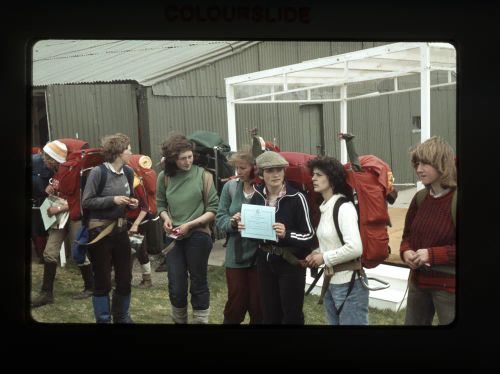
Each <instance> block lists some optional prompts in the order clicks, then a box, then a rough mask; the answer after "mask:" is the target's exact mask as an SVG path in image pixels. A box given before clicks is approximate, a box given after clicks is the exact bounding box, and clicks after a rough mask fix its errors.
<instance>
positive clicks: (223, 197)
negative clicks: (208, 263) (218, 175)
mask: <svg viewBox="0 0 500 374" xmlns="http://www.w3.org/2000/svg"><path fill="white" fill-rule="evenodd" d="M232 183H235V184H236V188H234V197H233V198H231V195H230V193H229V190H230V188H231V187H230V185H231V184H232ZM243 203H245V197H244V195H243V182H241V181H239V180H235V179H233V180H231V181H229V182H227V183H226V184H225V185H224V188H223V189H222V192H221V194H220V202H219V209H218V210H217V215H216V217H215V223H216V225H217V227H218V228H219V229H220V230H222V231H225V232H227V233H228V234H229V240H228V242H227V247H226V259H225V266H226V267H227V268H248V267H250V266H252V265H253V262H254V255H255V251H256V250H257V247H258V241H257V240H252V239H247V238H242V237H241V235H240V233H239V232H238V229H234V228H233V227H232V226H231V217H232V216H233V215H235V214H236V213H238V212H240V211H241V204H243Z"/></svg>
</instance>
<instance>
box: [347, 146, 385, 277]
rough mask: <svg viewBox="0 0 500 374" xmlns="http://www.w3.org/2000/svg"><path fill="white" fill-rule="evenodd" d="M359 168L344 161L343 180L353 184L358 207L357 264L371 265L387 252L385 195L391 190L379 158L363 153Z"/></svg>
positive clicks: (382, 163) (382, 259) (383, 164)
mask: <svg viewBox="0 0 500 374" xmlns="http://www.w3.org/2000/svg"><path fill="white" fill-rule="evenodd" d="M359 162H360V164H361V168H362V170H361V171H356V170H354V168H353V167H352V165H351V163H347V164H346V165H344V168H345V170H346V172H347V183H348V184H349V185H350V186H351V187H352V188H353V192H354V203H355V206H356V210H357V211H358V222H359V232H360V235H361V241H362V243H363V255H362V256H361V264H362V265H363V267H365V268H369V269H370V268H374V267H375V266H377V265H379V264H380V263H382V262H384V261H385V260H386V259H387V257H388V256H389V254H390V251H391V250H390V247H389V233H388V231H387V226H389V225H390V218H389V211H388V209H387V196H388V195H390V193H391V192H392V190H393V177H392V172H391V168H390V167H389V165H388V164H387V163H385V162H384V161H382V160H381V159H380V158H378V157H376V156H373V155H367V156H361V157H359Z"/></svg>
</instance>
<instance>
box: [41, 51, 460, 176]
mask: <svg viewBox="0 0 500 374" xmlns="http://www.w3.org/2000/svg"><path fill="white" fill-rule="evenodd" d="M382 44H385V43H381V42H262V43H259V44H258V45H256V46H254V47H250V48H248V49H245V50H243V51H242V52H241V53H238V54H236V55H234V56H231V57H228V58H224V59H222V60H220V61H217V62H215V63H213V64H210V65H207V66H204V67H201V68H199V69H196V70H193V71H191V72H188V73H185V74H182V75H179V76H177V77H174V78H173V79H169V80H167V81H164V82H161V83H158V84H156V85H155V86H153V87H149V88H148V89H147V108H148V117H149V130H150V131H149V140H150V146H151V156H152V158H153V160H154V162H155V163H156V162H158V161H159V159H160V157H161V153H160V144H161V142H162V141H163V140H164V139H165V138H166V136H167V134H168V133H169V132H171V131H179V132H182V133H185V134H189V133H191V132H193V131H195V130H208V131H214V132H217V133H219V134H220V135H221V136H222V138H223V139H226V140H227V114H226V100H225V86H224V77H230V76H234V75H239V74H244V73H251V72H255V71H260V70H264V69H268V68H273V67H278V66H283V65H288V64H293V63H298V62H302V61H305V60H310V59H314V58H320V57H325V56H331V55H336V54H340V53H346V52H351V51H355V50H359V49H364V48H371V47H375V46H378V45H382ZM415 79H418V77H416V76H415V77H409V78H407V79H406V80H401V82H400V83H399V86H400V88H401V89H402V88H405V87H407V86H411V84H414V83H412V82H415ZM432 80H433V82H444V81H445V80H446V76H445V75H443V74H436V75H435V76H433V77H432ZM47 100H48V103H47V107H48V111H49V121H50V127H51V134H52V138H53V139H55V138H60V137H74V136H75V133H76V132H78V134H79V137H80V138H82V139H86V140H88V141H89V142H90V144H91V146H97V145H98V144H99V139H100V138H101V137H102V136H103V135H105V134H109V133H114V132H123V133H126V134H127V135H129V136H130V137H131V140H132V148H133V150H139V139H138V115H137V103H136V95H135V85H134V84H95V85H60V86H49V87H48V88H47ZM316 105H317V104H316ZM321 108H322V118H323V126H324V136H325V139H324V140H325V152H326V154H328V155H332V156H335V157H340V146H339V141H338V140H337V133H338V132H339V129H340V104H339V103H324V104H321ZM455 113H456V89H455V87H454V86H452V87H443V88H438V89H433V90H432V94H431V123H432V129H431V130H432V135H440V136H442V137H443V138H445V139H446V140H447V141H448V142H450V144H452V145H453V146H454V147H455V142H456V114H455ZM300 116H301V114H300V105H297V104H279V105H278V104H268V105H257V104H248V105H237V106H236V124H237V142H238V146H239V147H241V146H243V145H247V144H249V143H250V138H249V135H248V130H249V129H251V128H253V127H257V128H258V129H259V133H260V135H261V136H263V137H264V138H265V139H266V140H273V139H276V141H277V144H278V145H279V146H280V147H281V149H282V150H284V151H298V152H301V151H302V152H304V151H306V148H307V147H309V144H310V141H311V139H309V137H308V136H309V134H308V132H307V131H303V129H302V127H303V126H302V125H301V123H300V122H301V120H300V118H301V117H300ZM413 116H420V92H419V91H415V92H410V93H402V94H398V95H387V96H380V97H377V98H369V99H363V100H355V101H350V102H349V103H348V130H349V131H350V132H352V133H354V134H355V135H356V136H357V138H356V148H357V150H358V153H359V154H375V155H377V156H379V157H381V158H382V159H384V160H386V161H387V162H388V163H389V164H390V165H391V167H392V168H393V171H394V175H395V177H396V182H397V183H410V182H414V181H415V175H414V172H413V170H412V168H411V166H410V163H409V160H408V149H409V148H410V147H411V146H412V145H413V144H417V143H419V141H420V133H418V132H413V130H415V129H414V127H413V121H412V118H413Z"/></svg>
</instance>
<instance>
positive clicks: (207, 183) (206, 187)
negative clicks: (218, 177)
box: [203, 169, 213, 210]
mask: <svg viewBox="0 0 500 374" xmlns="http://www.w3.org/2000/svg"><path fill="white" fill-rule="evenodd" d="M212 184H213V178H212V174H210V172H208V171H206V170H205V169H203V204H204V205H205V210H206V209H207V206H208V193H209V192H210V187H212Z"/></svg>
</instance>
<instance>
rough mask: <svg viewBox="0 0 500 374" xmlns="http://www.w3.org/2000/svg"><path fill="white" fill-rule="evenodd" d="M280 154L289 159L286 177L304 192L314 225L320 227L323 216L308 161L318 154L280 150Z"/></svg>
mask: <svg viewBox="0 0 500 374" xmlns="http://www.w3.org/2000/svg"><path fill="white" fill-rule="evenodd" d="M279 154H280V155H282V156H283V157H284V158H285V160H287V161H288V167H287V168H286V169H285V179H286V180H287V182H288V183H289V184H290V185H292V186H293V187H294V188H296V189H297V190H299V191H300V192H302V193H303V194H304V196H305V197H306V200H307V204H308V205H309V212H310V214H311V217H310V218H311V221H312V223H313V225H314V227H318V225H319V219H320V217H321V214H320V211H319V204H318V197H319V195H318V194H317V193H316V192H314V187H313V183H312V178H311V172H310V170H309V168H308V167H307V161H309V160H312V159H314V158H316V156H313V155H309V154H307V153H300V152H279Z"/></svg>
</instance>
